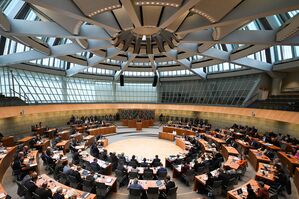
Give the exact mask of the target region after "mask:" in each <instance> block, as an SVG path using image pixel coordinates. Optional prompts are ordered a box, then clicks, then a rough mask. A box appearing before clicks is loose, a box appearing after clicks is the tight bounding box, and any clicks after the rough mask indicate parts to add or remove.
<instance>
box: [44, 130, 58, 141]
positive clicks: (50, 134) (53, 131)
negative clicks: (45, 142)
mask: <svg viewBox="0 0 299 199" xmlns="http://www.w3.org/2000/svg"><path fill="white" fill-rule="evenodd" d="M56 132H57V129H56V128H49V129H48V130H46V131H45V134H46V135H47V137H48V138H50V139H53V138H54V137H55V133H56Z"/></svg>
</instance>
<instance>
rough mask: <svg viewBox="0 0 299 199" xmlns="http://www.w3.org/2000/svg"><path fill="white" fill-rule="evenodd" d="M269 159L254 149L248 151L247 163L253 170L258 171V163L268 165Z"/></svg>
mask: <svg viewBox="0 0 299 199" xmlns="http://www.w3.org/2000/svg"><path fill="white" fill-rule="evenodd" d="M270 161H271V160H270V158H268V157H267V156H265V155H264V154H262V152H259V151H258V150H255V149H250V150H249V162H250V163H251V164H252V166H253V168H255V170H256V171H257V170H258V166H259V163H260V162H263V163H268V164H269V163H270Z"/></svg>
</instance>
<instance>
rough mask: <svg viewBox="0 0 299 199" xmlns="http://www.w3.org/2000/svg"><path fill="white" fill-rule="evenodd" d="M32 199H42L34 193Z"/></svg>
mask: <svg viewBox="0 0 299 199" xmlns="http://www.w3.org/2000/svg"><path fill="white" fill-rule="evenodd" d="M32 198H33V199H42V198H41V197H40V196H39V195H38V194H37V193H35V192H33V193H32Z"/></svg>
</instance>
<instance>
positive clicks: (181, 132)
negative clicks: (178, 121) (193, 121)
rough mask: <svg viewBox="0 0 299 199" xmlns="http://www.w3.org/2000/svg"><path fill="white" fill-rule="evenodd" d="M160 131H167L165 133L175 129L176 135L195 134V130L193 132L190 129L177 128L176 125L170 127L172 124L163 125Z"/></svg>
mask: <svg viewBox="0 0 299 199" xmlns="http://www.w3.org/2000/svg"><path fill="white" fill-rule="evenodd" d="M162 131H163V132H167V133H173V131H175V132H176V134H177V135H181V136H184V135H193V136H195V132H193V131H192V130H189V129H182V128H178V127H172V126H164V127H163V130H162Z"/></svg>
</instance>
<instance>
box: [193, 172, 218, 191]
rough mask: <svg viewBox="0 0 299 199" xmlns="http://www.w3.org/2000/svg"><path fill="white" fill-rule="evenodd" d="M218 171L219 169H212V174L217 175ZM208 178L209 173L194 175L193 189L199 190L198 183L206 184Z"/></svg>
mask: <svg viewBox="0 0 299 199" xmlns="http://www.w3.org/2000/svg"><path fill="white" fill-rule="evenodd" d="M217 173H218V169H216V170H214V171H211V174H212V176H215V175H216V174H217ZM207 180H208V174H206V173H205V174H201V175H197V176H195V177H194V185H193V191H197V188H198V185H199V184H202V185H203V186H206V181H207Z"/></svg>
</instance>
